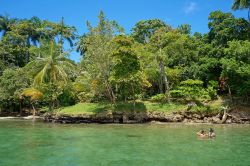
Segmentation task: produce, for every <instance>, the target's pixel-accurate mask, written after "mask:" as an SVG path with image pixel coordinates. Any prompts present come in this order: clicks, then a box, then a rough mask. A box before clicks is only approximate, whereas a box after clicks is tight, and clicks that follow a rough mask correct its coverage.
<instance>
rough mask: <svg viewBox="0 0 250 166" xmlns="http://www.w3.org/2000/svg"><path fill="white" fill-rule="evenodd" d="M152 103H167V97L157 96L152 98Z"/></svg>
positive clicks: (163, 95)
mask: <svg viewBox="0 0 250 166" xmlns="http://www.w3.org/2000/svg"><path fill="white" fill-rule="evenodd" d="M150 100H151V101H153V102H165V101H166V100H167V97H166V96H165V94H162V93H161V94H157V95H155V96H152V97H151V98H150Z"/></svg>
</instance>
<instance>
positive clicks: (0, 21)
mask: <svg viewBox="0 0 250 166" xmlns="http://www.w3.org/2000/svg"><path fill="white" fill-rule="evenodd" d="M16 22H17V19H11V18H9V16H8V15H0V32H3V36H5V35H6V33H7V32H8V31H11V27H12V26H13V25H14V24H15V23H16Z"/></svg>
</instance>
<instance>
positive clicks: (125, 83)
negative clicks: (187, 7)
mask: <svg viewBox="0 0 250 166" xmlns="http://www.w3.org/2000/svg"><path fill="white" fill-rule="evenodd" d="M249 7H250V2H249V1H240V0H236V1H235V3H234V4H233V9H235V10H237V9H248V8H249ZM98 18H99V23H98V25H97V26H95V27H93V26H92V25H91V24H90V23H89V22H87V27H88V32H87V33H85V34H83V35H79V34H77V33H76V32H77V31H76V29H75V28H74V27H72V26H69V25H66V24H65V23H64V19H63V18H62V20H61V22H59V23H54V22H50V21H48V20H40V19H39V18H37V17H32V18H30V19H17V18H10V17H9V16H7V15H1V16H0V32H1V38H0V110H1V111H9V112H19V111H22V110H23V109H27V108H32V109H33V110H34V112H35V110H36V109H37V108H39V109H42V110H48V111H49V110H50V111H51V110H53V109H54V108H60V107H65V106H71V107H69V108H67V109H60V110H61V111H62V113H64V112H65V110H67V111H69V112H72V113H73V114H75V113H82V112H84V111H85V112H93V111H95V110H100V109H103V110H106V109H107V110H117V109H122V108H127V110H141V109H142V108H141V107H140V102H139V101H143V102H142V103H143V105H144V107H145V108H143V109H144V110H149V111H152V110H160V111H164V110H165V111H168V110H173V109H176V110H181V109H183V108H186V107H187V104H188V103H190V102H195V103H196V105H197V110H198V111H199V110H206V111H207V110H211V108H210V107H209V108H208V106H205V105H206V103H214V102H212V101H214V100H217V99H218V97H219V96H227V95H228V96H229V97H230V99H231V101H233V98H235V97H237V98H238V99H239V98H240V99H241V100H242V101H245V102H249V97H250V20H249V21H248V20H245V19H244V18H236V17H234V16H233V15H232V13H223V12H221V11H214V12H212V13H210V15H209V18H208V19H209V23H208V27H209V32H208V33H206V34H201V33H199V32H195V33H191V26H190V25H188V24H184V25H180V26H178V27H177V28H174V27H171V26H170V25H168V24H167V23H165V22H163V21H161V20H159V19H152V20H142V21H139V22H138V23H136V24H135V26H134V28H133V29H132V32H131V34H125V33H124V29H123V28H122V27H121V26H119V24H118V23H117V22H116V21H110V20H108V19H107V18H106V17H105V16H104V13H103V12H100V14H99V16H98ZM74 49H76V50H77V51H78V52H80V54H81V55H82V58H81V61H80V63H75V62H73V61H72V60H70V59H69V55H70V51H72V50H74ZM149 101H150V102H149ZM77 103H79V104H77ZM103 103H105V104H103ZM124 103H127V104H124ZM219 103H221V102H219ZM74 104H77V105H75V106H72V105H74ZM211 107H216V108H218V106H211ZM81 108H84V110H82V109H81Z"/></svg>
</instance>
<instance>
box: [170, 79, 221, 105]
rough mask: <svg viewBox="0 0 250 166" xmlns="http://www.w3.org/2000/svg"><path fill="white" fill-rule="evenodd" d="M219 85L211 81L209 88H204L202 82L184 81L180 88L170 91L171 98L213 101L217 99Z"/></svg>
mask: <svg viewBox="0 0 250 166" xmlns="http://www.w3.org/2000/svg"><path fill="white" fill-rule="evenodd" d="M216 87H217V84H216V82H215V81H210V82H209V86H208V88H204V87H203V82H202V81H201V80H191V79H188V80H186V81H182V82H181V83H180V86H177V87H175V88H174V89H173V90H171V91H170V94H171V97H174V98H185V99H187V100H190V99H192V100H198V99H199V100H200V99H201V100H211V99H216V98H217V90H216Z"/></svg>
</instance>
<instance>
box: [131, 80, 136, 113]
mask: <svg viewBox="0 0 250 166" xmlns="http://www.w3.org/2000/svg"><path fill="white" fill-rule="evenodd" d="M131 88H132V93H133V111H135V88H134V83H132V86H131Z"/></svg>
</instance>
